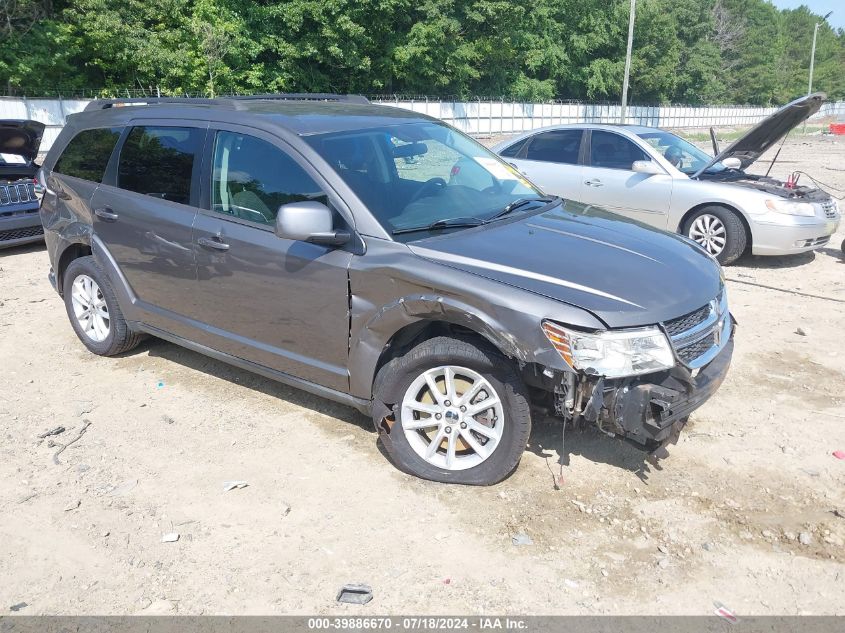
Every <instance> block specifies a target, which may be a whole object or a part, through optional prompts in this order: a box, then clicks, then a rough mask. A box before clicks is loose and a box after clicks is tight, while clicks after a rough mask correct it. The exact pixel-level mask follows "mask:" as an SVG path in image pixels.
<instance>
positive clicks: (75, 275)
mask: <svg viewBox="0 0 845 633" xmlns="http://www.w3.org/2000/svg"><path fill="white" fill-rule="evenodd" d="M63 295H64V300H65V308H66V309H67V316H68V319H70V324H71V326H73V331H74V332H76V335H77V336H78V337H79V340H80V341H82V343H83V345H85V347H87V348H88V349H89V350H90V351H91V352H93V353H94V354H97V355H99V356H114V355H116V354H122V353H123V352H127V351H129V350H130V349H132V348H133V347H135V346H137V345H138V343H140V342H141V339H142V335H141V334H138V333H135V332H132V331H131V330H130V329H129V326H128V325H127V323H126V320H125V319H124V318H123V313H122V312H121V311H120V306H119V305H118V304H117V297H116V296H115V294H114V289H113V288H112V285H111V282H110V281H109V279H108V277H107V276H106V274H105V272H104V271H103V269H102V268H101V267H100V265H99V264H98V263H97V260H96V259H94V257H93V256H91V255H88V256H86V257H80V258H78V259H75V260H73V261H72V262H71V263H70V265H69V266H68V267H67V270H66V271H65V274H64V279H63Z"/></svg>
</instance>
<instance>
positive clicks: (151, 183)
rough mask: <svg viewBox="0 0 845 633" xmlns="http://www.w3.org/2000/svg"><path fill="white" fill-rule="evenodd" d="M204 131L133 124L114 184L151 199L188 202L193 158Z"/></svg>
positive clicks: (189, 199) (121, 151) (200, 148)
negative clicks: (135, 125) (134, 125)
mask: <svg viewBox="0 0 845 633" xmlns="http://www.w3.org/2000/svg"><path fill="white" fill-rule="evenodd" d="M204 134H205V132H204V130H200V129H197V128H188V127H153V126H142V127H134V128H132V131H131V132H129V135H128V136H127V137H126V142H125V143H124V144H123V147H122V148H121V150H120V160H119V162H118V166H117V179H118V181H117V185H118V187H120V188H121V189H126V190H127V191H134V192H135V193H142V194H145V195H148V196H152V197H154V198H161V199H162V200H169V201H170V202H178V203H180V204H190V201H191V176H192V174H193V170H194V159H195V158H196V157H197V155H199V153H200V152H201V151H202V141H203V137H204Z"/></svg>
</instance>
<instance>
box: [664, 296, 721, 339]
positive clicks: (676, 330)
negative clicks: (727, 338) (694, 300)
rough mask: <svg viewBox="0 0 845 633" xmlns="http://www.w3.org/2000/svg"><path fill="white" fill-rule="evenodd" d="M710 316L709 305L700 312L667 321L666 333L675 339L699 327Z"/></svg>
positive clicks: (700, 309) (702, 307)
mask: <svg viewBox="0 0 845 633" xmlns="http://www.w3.org/2000/svg"><path fill="white" fill-rule="evenodd" d="M708 316H710V304H709V303H708V304H707V305H706V306H701V307H700V308H699V309H698V310H693V311H692V312H690V313H689V314H685V315H684V316H682V317H678V318H677V319H672V320H671V321H666V323H665V324H664V325H665V327H666V331H667V332H668V333H669V336H672V337H675V336H679V335H681V334H683V333H684V332H686V331H687V330H689V329H692V328H694V327H695V326H696V325H699V324H700V323H702V322H703V321H704V319H706V318H707V317H708Z"/></svg>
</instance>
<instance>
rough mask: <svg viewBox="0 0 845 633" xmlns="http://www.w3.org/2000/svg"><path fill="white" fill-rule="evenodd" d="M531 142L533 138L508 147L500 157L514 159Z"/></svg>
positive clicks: (500, 153)
mask: <svg viewBox="0 0 845 633" xmlns="http://www.w3.org/2000/svg"><path fill="white" fill-rule="evenodd" d="M530 140H531V137H530V136H529V137H528V138H524V139H522V140H521V141H517V142H516V143H514V144H513V145H511V146H509V147H506V148H505V149H503V150H502V151H501V152H499V156H504V157H505V158H513V157H515V156H516V155H517V154H519V152H520V151H521V150H522V148H523V147H525V144H526V143H527V142H528V141H530Z"/></svg>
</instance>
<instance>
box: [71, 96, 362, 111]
mask: <svg viewBox="0 0 845 633" xmlns="http://www.w3.org/2000/svg"><path fill="white" fill-rule="evenodd" d="M227 101H337V102H344V103H361V104H366V103H370V100H369V99H367V98H366V97H364V96H361V95H341V94H332V93H323V92H297V93H277V94H261V95H235V96H225V97H218V98H217V99H207V98H198V97H149V98H143V97H141V98H132V99H96V100H94V101H92V102H91V103H89V104H88V105H87V106H85V110H84V111H85V112H88V111H90V110H106V109H108V108H121V107H124V106H142V105H156V104H159V103H170V104H180V105H214V104H219V103H221V102H227Z"/></svg>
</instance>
